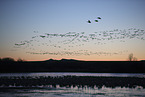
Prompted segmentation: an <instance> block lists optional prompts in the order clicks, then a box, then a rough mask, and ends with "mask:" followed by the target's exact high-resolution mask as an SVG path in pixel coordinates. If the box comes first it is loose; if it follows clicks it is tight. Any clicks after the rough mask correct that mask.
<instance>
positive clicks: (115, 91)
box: [0, 73, 145, 97]
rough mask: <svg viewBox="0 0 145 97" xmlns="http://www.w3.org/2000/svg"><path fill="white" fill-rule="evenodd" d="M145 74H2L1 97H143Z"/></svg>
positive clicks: (144, 96) (0, 78) (144, 92)
mask: <svg viewBox="0 0 145 97" xmlns="http://www.w3.org/2000/svg"><path fill="white" fill-rule="evenodd" d="M144 82H145V74H127V73H1V74H0V97H145V83H144Z"/></svg>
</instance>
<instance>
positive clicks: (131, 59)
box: [128, 53, 133, 61]
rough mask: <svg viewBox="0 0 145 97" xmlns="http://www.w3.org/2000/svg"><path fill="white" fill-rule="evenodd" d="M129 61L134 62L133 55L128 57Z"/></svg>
mask: <svg viewBox="0 0 145 97" xmlns="http://www.w3.org/2000/svg"><path fill="white" fill-rule="evenodd" d="M128 60H129V61H133V54H132V53H131V54H129V56H128Z"/></svg>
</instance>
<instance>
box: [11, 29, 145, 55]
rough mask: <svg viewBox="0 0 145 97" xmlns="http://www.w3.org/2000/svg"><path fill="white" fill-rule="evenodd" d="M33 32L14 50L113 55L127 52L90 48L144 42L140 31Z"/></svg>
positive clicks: (52, 53) (35, 52) (144, 37)
mask: <svg viewBox="0 0 145 97" xmlns="http://www.w3.org/2000/svg"><path fill="white" fill-rule="evenodd" d="M36 32H37V31H34V33H35V34H37V35H35V36H32V37H31V39H30V40H24V41H21V42H19V43H15V46H14V48H15V49H20V48H21V49H26V53H29V54H40V55H46V54H48V55H68V56H69V55H71V56H72V55H76V56H80V55H99V56H100V55H114V54H122V53H123V52H127V51H118V52H106V51H101V50H98V49H99V48H98V49H96V51H92V50H91V49H90V48H93V47H96V48H97V47H98V46H99V45H106V44H107V43H111V42H112V43H113V42H114V41H118V42H122V43H125V42H126V41H127V40H128V39H129V40H130V39H139V40H145V31H144V30H140V29H135V28H131V29H127V30H125V29H124V30H119V29H114V30H111V31H100V32H93V33H85V32H68V33H62V34H60V33H44V34H42V33H40V34H39V32H37V33H36Z"/></svg>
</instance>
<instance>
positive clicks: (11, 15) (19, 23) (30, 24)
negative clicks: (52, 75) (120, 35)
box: [0, 0, 145, 60]
mask: <svg viewBox="0 0 145 97" xmlns="http://www.w3.org/2000/svg"><path fill="white" fill-rule="evenodd" d="M144 5H145V0H1V1H0V12H1V15H0V21H1V22H0V44H1V46H0V57H8V56H10V57H13V58H15V59H17V58H22V59H26V60H41V59H49V58H54V59H61V58H75V59H82V60H87V59H88V60H97V59H98V60H126V58H127V56H128V54H129V53H134V55H136V56H137V57H138V58H139V59H144V58H145V56H143V55H140V54H141V53H139V52H138V51H143V49H145V44H144V41H140V40H139V41H136V40H135V39H133V40H129V41H127V43H124V44H120V42H119V43H116V44H110V43H107V44H106V45H103V46H97V47H98V48H99V49H104V48H106V47H108V46H109V45H110V49H114V47H116V46H118V45H119V44H120V45H119V46H118V48H116V51H121V50H122V48H121V47H123V46H125V45H126V46H125V47H124V50H126V51H128V52H127V53H126V54H124V55H118V56H111V58H110V56H108V57H104V56H101V57H100V56H97V55H96V56H87V57H86V56H79V57H78V56H73V57H70V56H67V55H65V56H59V55H58V56H52V55H47V56H46V55H31V54H27V53H26V52H27V51H25V50H24V49H23V48H20V49H19V50H18V51H13V49H14V47H13V46H14V45H15V43H18V42H21V41H24V40H30V39H31V37H33V36H35V33H34V31H38V32H39V35H43V34H45V33H57V34H60V33H67V32H77V33H79V32H85V33H86V34H89V33H94V32H97V31H106V30H114V29H120V30H123V29H129V28H136V29H143V30H145V19H144V17H145V12H144V9H145V6H144ZM98 16H99V17H101V18H102V19H101V20H99V22H98V23H95V22H94V20H95V19H97V17H98ZM87 20H91V22H92V23H91V24H88V23H87ZM60 40H61V38H60ZM62 40H63V39H62ZM54 41H55V39H54ZM58 41H59V40H58ZM57 44H58V45H59V43H57ZM139 44H140V45H139ZM61 45H62V44H61ZM71 45H73V44H71ZM86 45H88V44H86ZM92 45H93V44H92ZM140 46H141V47H140ZM92 47H93V46H92ZM136 47H140V48H136ZM47 48H48V49H50V51H49V52H51V49H53V48H51V47H47ZM47 48H45V49H47ZM132 48H134V49H132ZM141 48H142V49H141ZM86 49H89V48H87V46H86ZM57 50H58V49H57ZM57 50H56V51H57ZM71 50H74V49H73V48H71ZM104 50H105V49H104ZM45 51H46V50H45ZM105 51H106V50H105ZM110 52H113V51H112V50H110ZM143 54H145V53H143ZM26 56H30V57H28V58H27V57H26ZM36 56H37V57H36ZM117 57H118V58H117ZM115 58H116V59H115ZM119 58H120V59H119Z"/></svg>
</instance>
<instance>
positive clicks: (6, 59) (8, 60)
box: [1, 57, 15, 62]
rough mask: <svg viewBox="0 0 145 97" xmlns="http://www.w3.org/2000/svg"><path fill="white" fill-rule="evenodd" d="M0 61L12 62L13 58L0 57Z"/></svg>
mask: <svg viewBox="0 0 145 97" xmlns="http://www.w3.org/2000/svg"><path fill="white" fill-rule="evenodd" d="M1 61H3V62H14V61H15V60H14V59H13V58H9V57H7V58H3V59H1Z"/></svg>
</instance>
